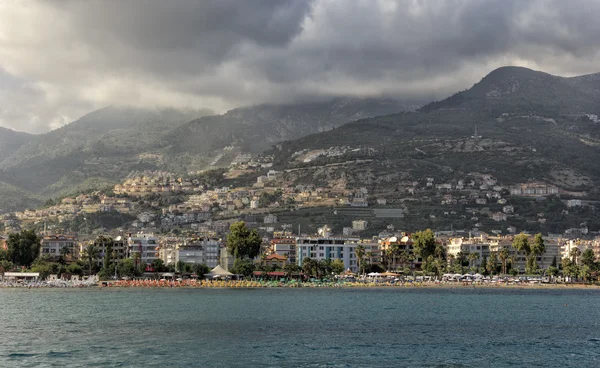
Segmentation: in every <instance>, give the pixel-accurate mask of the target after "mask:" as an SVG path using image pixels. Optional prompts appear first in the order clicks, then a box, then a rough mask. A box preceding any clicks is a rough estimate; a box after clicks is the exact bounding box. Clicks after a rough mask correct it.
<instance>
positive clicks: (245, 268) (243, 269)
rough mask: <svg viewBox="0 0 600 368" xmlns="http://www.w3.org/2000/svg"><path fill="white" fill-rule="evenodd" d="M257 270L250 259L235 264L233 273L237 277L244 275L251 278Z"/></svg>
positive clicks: (237, 261) (236, 261)
mask: <svg viewBox="0 0 600 368" xmlns="http://www.w3.org/2000/svg"><path fill="white" fill-rule="evenodd" d="M255 270H256V265H255V264H254V262H252V261H251V260H249V259H239V258H236V260H235V261H234V262H233V268H232V269H231V271H232V272H233V273H234V274H236V275H244V276H245V277H249V276H251V275H252V273H253V272H254V271H255Z"/></svg>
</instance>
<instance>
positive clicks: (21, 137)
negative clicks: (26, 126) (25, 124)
mask: <svg viewBox="0 0 600 368" xmlns="http://www.w3.org/2000/svg"><path fill="white" fill-rule="evenodd" d="M33 138H34V136H33V135H31V134H27V133H22V132H15V131H14V130H11V129H6V128H2V127H0V162H1V161H3V160H4V159H5V158H7V157H8V156H10V155H11V154H13V153H14V152H16V151H17V150H18V149H19V148H21V146H23V145H24V144H26V143H27V142H29V141H31V140H32V139H33Z"/></svg>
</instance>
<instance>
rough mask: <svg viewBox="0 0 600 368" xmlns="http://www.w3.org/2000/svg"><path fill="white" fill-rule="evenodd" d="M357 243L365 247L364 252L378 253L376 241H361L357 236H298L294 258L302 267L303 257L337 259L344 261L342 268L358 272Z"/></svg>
mask: <svg viewBox="0 0 600 368" xmlns="http://www.w3.org/2000/svg"><path fill="white" fill-rule="evenodd" d="M358 245H362V246H363V247H365V252H372V253H373V254H377V257H378V254H379V245H378V244H377V243H361V241H360V239H359V238H336V237H300V238H297V239H296V249H297V252H296V259H297V261H298V266H300V267H302V261H303V260H304V259H305V258H311V259H314V260H316V261H321V260H326V259H331V260H336V259H339V260H341V261H342V262H344V268H345V269H350V270H351V271H352V272H358V263H357V259H356V253H355V249H356V247H357V246H358Z"/></svg>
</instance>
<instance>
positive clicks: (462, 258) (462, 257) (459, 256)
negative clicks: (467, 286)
mask: <svg viewBox="0 0 600 368" xmlns="http://www.w3.org/2000/svg"><path fill="white" fill-rule="evenodd" d="M456 259H457V260H458V262H459V264H460V269H461V273H462V269H463V262H464V261H465V254H464V253H463V252H462V251H460V252H458V253H456Z"/></svg>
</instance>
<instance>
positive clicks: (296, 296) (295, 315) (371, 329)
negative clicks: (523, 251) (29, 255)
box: [0, 288, 600, 367]
mask: <svg viewBox="0 0 600 368" xmlns="http://www.w3.org/2000/svg"><path fill="white" fill-rule="evenodd" d="M599 317H600V292H599V291H595V290H558V291H555V290H520V289H447V290H439V289H436V290H432V289H426V288H420V289H377V290H374V289H367V290H358V289H256V290H241V289H220V290H216V289H110V290H107V289H103V290H99V289H94V290H91V289H90V290H77V289H75V290H68V289H63V290H57V289H50V290H17V289H4V290H0V367H599V366H600V328H599V327H600V318H599Z"/></svg>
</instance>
